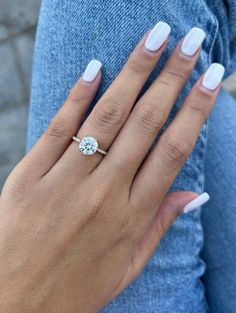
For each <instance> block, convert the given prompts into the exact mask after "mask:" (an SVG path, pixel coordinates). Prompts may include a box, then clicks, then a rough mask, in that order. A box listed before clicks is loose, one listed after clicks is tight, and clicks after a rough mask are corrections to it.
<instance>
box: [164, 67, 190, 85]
mask: <svg viewBox="0 0 236 313" xmlns="http://www.w3.org/2000/svg"><path fill="white" fill-rule="evenodd" d="M166 79H167V80H168V81H170V82H171V83H172V84H173V83H181V84H184V83H185V80H186V72H185V70H184V69H183V68H175V69H173V68H169V69H167V70H166Z"/></svg>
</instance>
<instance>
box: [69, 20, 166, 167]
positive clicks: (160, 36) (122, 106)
mask: <svg viewBox="0 0 236 313" xmlns="http://www.w3.org/2000/svg"><path fill="white" fill-rule="evenodd" d="M169 32H170V27H169V26H168V25H167V24H165V23H158V24H157V25H156V26H155V27H154V29H153V30H152V31H151V33H150V34H146V35H145V36H144V38H143V39H142V40H141V42H140V43H139V44H138V46H137V47H136V48H135V49H134V51H133V52H132V54H131V55H130V57H129V59H128V61H127V63H126V64H125V65H124V67H123V69H122V71H121V72H120V74H119V75H118V76H117V78H116V79H115V80H114V82H113V83H112V84H111V86H110V87H109V89H108V90H107V91H106V93H105V94H104V95H103V97H102V98H101V99H100V101H99V102H98V103H97V105H96V106H95V108H94V109H93V111H92V112H91V114H90V115H89V116H88V118H87V120H86V121H85V123H84V124H83V126H82V127H81V129H80V130H79V132H78V137H79V138H83V137H85V136H92V137H95V138H96V139H97V140H98V144H99V147H100V148H101V149H103V150H108V149H109V147H110V145H111V144H112V142H113V140H114V139H115V137H116V136H117V134H118V132H119V131H120V129H121V127H122V126H123V124H124V122H125V121H126V119H127V116H128V115H129V113H130V111H131V109H132V107H133V105H134V103H135V101H136V98H137V96H138V95H139V93H140V91H141V89H142V87H143V85H144V83H145V81H146V80H147V78H148V77H149V75H150V74H151V72H152V70H153V69H154V67H155V65H156V63H157V61H158V60H159V58H160V56H161V54H162V52H163V50H164V49H165V47H166V40H167V38H168V35H169ZM150 36H151V37H150ZM150 38H151V39H150ZM150 40H151V43H152V45H151V44H150ZM78 148H79V147H78V144H77V143H76V142H73V143H72V144H71V146H70V147H69V149H68V152H67V155H66V156H67V157H66V158H65V164H68V160H70V164H71V167H73V169H74V168H75V164H78V162H79V159H81V160H82V161H81V162H83V164H84V166H83V169H85V170H86V171H91V170H92V169H94V167H96V166H97V165H98V163H99V162H100V160H101V158H102V157H103V156H102V155H101V154H99V153H95V154H94V155H92V156H90V157H89V158H88V157H87V156H84V155H82V154H81V153H79V149H78ZM79 170H80V169H79Z"/></svg>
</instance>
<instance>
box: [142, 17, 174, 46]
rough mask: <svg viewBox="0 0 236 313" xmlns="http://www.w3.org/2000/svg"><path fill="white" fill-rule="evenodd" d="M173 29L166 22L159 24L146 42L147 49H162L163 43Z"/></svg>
mask: <svg viewBox="0 0 236 313" xmlns="http://www.w3.org/2000/svg"><path fill="white" fill-rule="evenodd" d="M170 31H171V28H170V26H169V25H168V24H166V23H164V22H158V23H157V24H156V26H155V27H154V28H153V29H152V30H151V31H150V33H149V35H148V38H147V40H146V42H145V48H146V49H148V50H150V51H156V50H158V49H160V48H161V46H162V45H163V43H164V42H165V41H166V39H167V37H168V36H169V34H170Z"/></svg>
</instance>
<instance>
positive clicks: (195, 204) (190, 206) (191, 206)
mask: <svg viewBox="0 0 236 313" xmlns="http://www.w3.org/2000/svg"><path fill="white" fill-rule="evenodd" d="M209 199H210V196H209V194H208V193H207V192H204V193H202V194H201V195H200V196H198V197H197V198H196V199H194V200H192V201H190V202H189V203H187V204H186V205H185V206H184V208H183V212H184V213H188V212H191V211H193V210H195V209H197V208H199V207H200V206H201V205H203V204H204V203H206V202H207V201H208V200H209Z"/></svg>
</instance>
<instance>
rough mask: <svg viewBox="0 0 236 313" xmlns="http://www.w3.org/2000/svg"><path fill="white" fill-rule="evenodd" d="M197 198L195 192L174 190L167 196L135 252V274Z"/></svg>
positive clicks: (133, 264) (133, 263) (133, 258)
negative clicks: (185, 209)
mask: <svg viewBox="0 0 236 313" xmlns="http://www.w3.org/2000/svg"><path fill="white" fill-rule="evenodd" d="M200 197H201V196H200ZM197 198H198V195H197V194H196V193H194V192H173V193H170V194H168V195H167V196H166V197H165V199H164V200H163V202H162V204H161V206H160V207H159V208H158V209H157V212H156V215H155V217H154V218H153V220H152V222H151V224H150V225H149V226H148V227H147V228H146V231H145V234H144V236H142V238H141V239H140V242H139V244H138V245H137V248H136V249H135V252H134V254H133V257H132V266H133V275H134V276H137V274H138V273H140V272H141V271H142V269H143V268H144V266H145V264H146V263H147V261H148V260H149V258H150V257H151V256H152V254H153V252H154V251H155V249H156V248H157V247H158V245H159V244H160V241H161V239H162V238H163V236H164V235H165V233H166V232H167V231H168V229H169V228H170V226H171V225H172V224H173V222H174V220H175V219H176V218H177V216H179V215H181V214H182V213H183V208H184V207H185V206H186V205H187V204H190V205H191V202H192V200H193V199H197Z"/></svg>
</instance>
